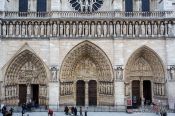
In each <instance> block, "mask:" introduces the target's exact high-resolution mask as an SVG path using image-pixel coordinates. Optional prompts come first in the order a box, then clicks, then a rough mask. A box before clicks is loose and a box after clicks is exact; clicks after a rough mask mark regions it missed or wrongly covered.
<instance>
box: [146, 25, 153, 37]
mask: <svg viewBox="0 0 175 116" xmlns="http://www.w3.org/2000/svg"><path fill="white" fill-rule="evenodd" d="M151 32H152V29H151V24H150V23H148V25H147V34H148V35H151Z"/></svg>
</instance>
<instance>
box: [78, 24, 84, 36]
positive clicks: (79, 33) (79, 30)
mask: <svg viewBox="0 0 175 116" xmlns="http://www.w3.org/2000/svg"><path fill="white" fill-rule="evenodd" d="M78 27H79V28H78V35H79V36H82V34H83V26H82V23H81V22H80V23H79V25H78Z"/></svg>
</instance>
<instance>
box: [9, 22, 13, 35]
mask: <svg viewBox="0 0 175 116" xmlns="http://www.w3.org/2000/svg"><path fill="white" fill-rule="evenodd" d="M9 35H13V25H12V23H10V26H9Z"/></svg>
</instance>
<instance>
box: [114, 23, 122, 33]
mask: <svg viewBox="0 0 175 116" xmlns="http://www.w3.org/2000/svg"><path fill="white" fill-rule="evenodd" d="M115 31H116V34H117V36H120V35H121V28H120V22H117V23H116V29H115Z"/></svg>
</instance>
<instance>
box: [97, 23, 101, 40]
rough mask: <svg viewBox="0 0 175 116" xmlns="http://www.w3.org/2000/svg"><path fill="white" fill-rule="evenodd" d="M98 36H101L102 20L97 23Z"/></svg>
mask: <svg viewBox="0 0 175 116" xmlns="http://www.w3.org/2000/svg"><path fill="white" fill-rule="evenodd" d="M97 36H98V37H101V24H100V22H98V23H97Z"/></svg>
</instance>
